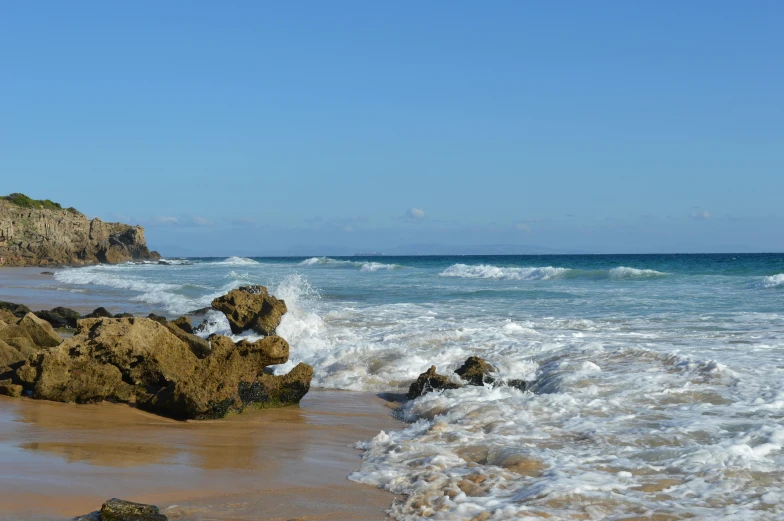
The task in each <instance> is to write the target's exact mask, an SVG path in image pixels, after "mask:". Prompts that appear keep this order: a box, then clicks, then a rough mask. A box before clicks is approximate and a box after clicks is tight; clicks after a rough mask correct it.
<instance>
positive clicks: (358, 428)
mask: <svg viewBox="0 0 784 521" xmlns="http://www.w3.org/2000/svg"><path fill="white" fill-rule="evenodd" d="M402 425H403V423H402V422H400V421H398V420H396V419H394V418H393V417H392V415H391V410H390V408H389V407H388V406H387V405H386V404H385V402H384V400H383V399H382V398H380V397H378V396H376V395H375V394H373V393H359V392H351V391H330V390H319V389H315V390H312V391H311V392H310V393H308V394H307V395H306V396H305V398H304V399H303V400H302V403H301V405H300V406H299V407H296V406H294V407H284V408H280V409H266V410H260V411H248V412H245V413H243V414H240V415H237V416H234V417H231V418H227V419H223V420H208V421H203V420H202V421H187V422H181V421H176V420H169V419H166V418H162V417H160V416H156V415H153V414H149V413H146V412H144V411H141V410H138V409H135V408H133V407H129V406H127V405H124V404H110V403H101V404H92V405H75V404H64V403H57V402H48V401H41V400H32V399H28V398H22V399H18V398H7V397H4V396H0V468H1V469H3V471H2V472H0V504H2V505H3V509H2V510H3V512H2V513H0V520H3V521H6V520H8V521H10V520H12V519H19V518H24V519H35V520H39V521H50V520H51V521H54V520H58V519H69V518H72V517H74V516H76V515H81V514H86V513H88V512H91V511H93V510H96V509H98V508H100V505H101V504H102V503H103V502H104V501H106V500H107V499H109V498H111V497H120V498H123V499H126V500H130V501H139V502H143V503H150V504H155V505H157V506H159V507H160V508H161V511H162V512H163V513H164V514H166V515H167V516H169V519H172V520H175V519H193V518H199V517H205V518H209V519H215V520H219V521H222V520H226V521H228V520H230V519H231V520H240V519H243V520H244V519H247V520H251V519H259V520H265V519H270V520H272V519H293V518H297V519H302V520H306V519H319V520H335V521H338V520H350V519H356V520H368V521H370V520H374V519H375V520H382V519H385V518H386V515H385V513H384V512H385V510H386V509H388V508H389V506H390V505H391V503H392V502H393V500H394V496H393V495H392V494H391V493H389V492H385V491H383V490H381V489H378V488H375V487H372V486H369V485H363V484H359V483H354V482H351V481H349V480H348V479H347V476H348V475H349V474H350V473H351V472H352V471H354V470H355V469H357V468H358V467H359V465H360V462H361V460H360V451H359V450H358V449H354V448H353V444H354V443H355V442H357V441H361V440H367V439H370V438H372V437H373V436H375V435H376V434H377V433H378V432H379V431H380V430H389V429H395V428H399V427H401V426H402Z"/></svg>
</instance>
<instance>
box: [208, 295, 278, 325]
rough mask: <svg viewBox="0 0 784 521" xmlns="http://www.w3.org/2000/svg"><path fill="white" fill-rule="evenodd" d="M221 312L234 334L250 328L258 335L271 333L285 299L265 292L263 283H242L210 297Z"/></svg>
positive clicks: (214, 306) (276, 323) (213, 304)
mask: <svg viewBox="0 0 784 521" xmlns="http://www.w3.org/2000/svg"><path fill="white" fill-rule="evenodd" d="M212 307H213V308H215V309H217V310H218V311H221V312H223V314H225V315H226V318H227V319H228V320H229V325H230V327H231V332H232V333H234V334H235V335H237V334H239V333H241V332H243V331H245V330H248V329H253V330H254V331H255V332H257V333H259V334H260V335H272V334H274V333H275V328H277V327H278V325H279V324H280V320H281V318H282V317H283V314H284V313H286V303H285V302H283V301H282V300H279V299H277V298H275V297H273V296H271V295H270V294H269V292H268V291H267V288H265V287H264V286H243V287H241V288H238V289H235V290H232V291H230V292H229V293H228V294H226V295H223V296H222V297H218V298H216V299H215V300H213V301H212Z"/></svg>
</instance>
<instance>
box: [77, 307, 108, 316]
mask: <svg viewBox="0 0 784 521" xmlns="http://www.w3.org/2000/svg"><path fill="white" fill-rule="evenodd" d="M82 318H114V315H112V314H111V313H109V310H107V309H106V308H104V307H100V308H95V309H94V310H93V312H92V313H90V314H89V315H85V316H84V317H82Z"/></svg>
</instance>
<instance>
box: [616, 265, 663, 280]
mask: <svg viewBox="0 0 784 521" xmlns="http://www.w3.org/2000/svg"><path fill="white" fill-rule="evenodd" d="M609 274H610V278H611V279H640V278H655V277H663V276H665V275H667V273H665V272H663V271H656V270H648V269H642V270H639V269H637V268H627V267H626V266H618V267H617V268H613V269H611V270H610V271H609Z"/></svg>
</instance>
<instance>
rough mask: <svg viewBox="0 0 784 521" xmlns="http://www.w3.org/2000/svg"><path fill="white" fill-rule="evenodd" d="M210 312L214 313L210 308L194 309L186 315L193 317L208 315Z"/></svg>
mask: <svg viewBox="0 0 784 521" xmlns="http://www.w3.org/2000/svg"><path fill="white" fill-rule="evenodd" d="M210 311H212V308H211V307H209V308H199V309H194V310H191V311H188V312H187V313H185V314H186V315H188V316H189V317H192V316H195V315H206V314H207V313H209V312H210Z"/></svg>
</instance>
